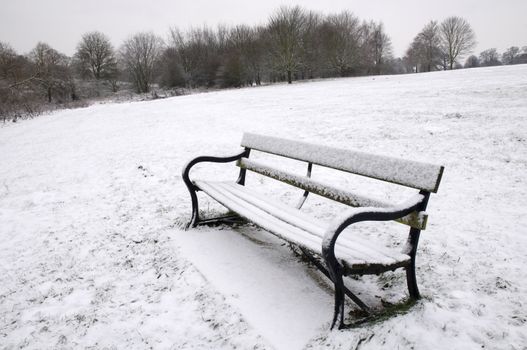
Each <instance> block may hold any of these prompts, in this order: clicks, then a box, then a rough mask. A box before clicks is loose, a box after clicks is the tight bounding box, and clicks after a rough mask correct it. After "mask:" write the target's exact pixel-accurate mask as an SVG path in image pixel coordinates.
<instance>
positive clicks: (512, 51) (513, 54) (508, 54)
mask: <svg viewBox="0 0 527 350" xmlns="http://www.w3.org/2000/svg"><path fill="white" fill-rule="evenodd" d="M519 54H520V48H519V47H518V46H511V47H509V48H508V49H507V51H505V52H504V53H503V55H502V61H503V64H515V63H516V60H517V58H518V56H519Z"/></svg>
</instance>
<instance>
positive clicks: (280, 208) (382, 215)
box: [183, 133, 443, 328]
mask: <svg viewBox="0 0 527 350" xmlns="http://www.w3.org/2000/svg"><path fill="white" fill-rule="evenodd" d="M241 146H242V147H243V151H241V152H240V153H239V154H237V155H234V156H231V157H211V156H201V157H197V158H195V159H193V160H191V161H190V162H189V163H188V164H187V165H186V166H185V168H184V169H183V181H184V182H185V184H186V186H187V188H188V190H189V192H190V196H191V200H192V217H191V220H190V222H189V224H188V227H195V226H197V225H202V224H211V223H222V222H225V223H228V222H232V220H233V219H234V218H235V217H234V216H232V215H229V216H223V217H217V218H211V219H202V218H200V216H199V209H198V197H197V195H196V192H197V191H203V192H204V193H206V194H208V195H209V196H210V197H212V198H213V199H214V200H216V201H217V202H219V203H220V204H222V205H223V206H225V207H227V208H228V209H230V210H231V212H234V213H235V214H236V216H238V217H242V218H245V219H246V220H248V221H250V222H253V223H254V224H256V225H258V226H260V227H262V228H263V229H265V230H267V231H269V232H271V233H273V234H275V235H276V236H278V237H280V238H282V239H284V240H286V241H287V242H289V243H292V244H293V245H294V246H296V247H298V248H299V249H300V250H301V251H302V253H303V254H305V255H306V256H307V257H308V258H309V259H310V260H311V261H312V262H313V263H314V264H315V265H316V266H317V268H319V269H320V270H321V271H322V272H323V273H324V274H325V275H326V276H327V277H328V278H330V279H331V281H332V282H333V283H334V286H335V310H334V316H333V320H332V323H331V328H333V327H334V326H335V324H336V323H337V322H338V321H339V320H340V321H339V322H338V323H339V328H343V327H344V326H345V324H344V301H345V300H344V298H345V295H347V296H348V297H350V298H351V300H353V301H354V302H355V303H356V304H357V305H358V306H359V307H360V308H361V309H363V310H364V311H365V312H370V311H371V310H370V308H369V307H368V306H367V305H366V304H365V303H364V302H362V301H361V300H360V299H359V298H358V297H357V296H356V295H355V294H353V293H352V292H351V291H350V290H349V289H348V288H346V286H345V285H344V282H343V276H348V275H365V274H379V273H382V272H386V271H393V270H395V269H397V268H404V269H405V270H406V280H407V285H408V291H409V294H410V297H411V298H412V299H418V298H419V289H418V287H417V282H416V276H415V257H416V251H417V244H418V241H419V235H420V232H421V230H423V229H425V227H426V223H427V218H428V215H427V213H426V212H425V210H426V206H427V204H428V200H429V197H430V193H435V192H437V189H438V187H439V183H440V181H441V176H442V173H443V167H442V166H437V165H432V164H427V163H422V162H415V161H410V160H403V159H397V158H392V157H386V156H380V155H374V154H368V153H364V152H359V151H352V150H345V149H339V148H334V147H327V146H322V145H314V144H311V143H306V142H299V141H291V140H285V139H281V138H277V137H270V136H262V135H257V134H251V133H245V134H244V135H243V138H242V142H241ZM251 150H254V151H259V152H263V153H265V154H267V155H268V156H272V157H274V156H280V157H285V158H290V159H294V160H297V161H302V162H306V163H307V174H306V175H305V176H303V175H298V174H295V173H294V172H291V171H288V169H279V168H277V167H275V166H270V165H269V164H267V163H266V162H262V161H258V160H254V159H249V155H250V154H251ZM253 154H254V152H253ZM201 162H215V163H228V162H236V165H237V166H238V167H239V168H240V171H239V176H238V178H237V180H236V181H231V182H224V181H203V180H190V177H189V173H190V170H191V168H192V167H193V166H194V165H195V164H197V163H201ZM313 165H317V166H322V167H325V168H330V169H335V170H339V171H343V172H347V173H353V174H357V175H362V176H366V177H369V178H372V179H377V180H380V181H385V182H390V183H394V184H398V185H402V186H406V187H410V188H413V189H417V190H418V192H417V191H416V192H414V193H413V194H412V195H411V196H410V198H408V199H407V200H405V201H403V202H401V203H397V204H390V203H388V202H384V201H379V200H377V199H371V198H368V197H366V196H364V195H358V194H355V193H352V192H350V191H346V190H342V189H340V188H336V187H334V186H331V185H328V184H326V183H323V182H320V181H318V180H315V179H313V178H312V177H311V172H312V168H313ZM248 170H249V171H252V172H255V173H258V174H261V175H264V176H267V177H270V178H273V179H275V180H278V181H281V182H284V183H286V184H289V185H291V186H294V187H298V188H300V189H302V190H304V193H303V195H302V197H301V199H300V202H299V203H298V205H297V206H296V207H291V206H288V205H285V204H283V203H282V202H280V201H277V200H273V199H271V198H268V197H267V196H264V195H262V194H260V193H259V192H256V191H254V190H253V189H251V188H248V187H247V186H244V185H245V180H246V174H247V171H248ZM309 193H314V194H317V195H320V196H323V197H326V198H328V199H331V200H334V201H336V202H339V203H342V204H345V205H348V206H350V207H353V208H348V209H347V210H345V211H344V212H343V213H342V214H341V215H338V216H337V218H336V219H334V220H333V222H331V223H330V224H329V225H328V224H322V223H321V222H319V221H318V220H316V219H314V218H313V217H311V216H310V215H307V214H306V213H304V212H302V211H301V210H300V208H301V207H302V205H303V203H304V201H305V200H306V198H307V196H308V194H309ZM390 220H395V221H397V222H399V223H402V224H405V225H408V226H410V232H409V236H408V240H407V242H406V244H405V245H404V249H403V250H402V251H401V252H400V251H397V250H394V249H393V248H388V247H386V246H385V245H384V244H379V243H378V242H373V241H369V240H366V239H364V238H362V239H359V238H356V237H355V238H354V237H353V235H352V236H351V237H347V236H346V237H344V236H342V237H340V238H339V235H340V233H341V232H342V231H343V230H344V229H345V228H347V227H348V226H349V225H351V224H353V223H357V222H361V221H390Z"/></svg>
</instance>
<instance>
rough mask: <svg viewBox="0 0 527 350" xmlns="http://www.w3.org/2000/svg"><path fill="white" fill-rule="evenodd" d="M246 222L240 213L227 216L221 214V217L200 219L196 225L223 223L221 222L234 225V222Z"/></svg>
mask: <svg viewBox="0 0 527 350" xmlns="http://www.w3.org/2000/svg"><path fill="white" fill-rule="evenodd" d="M244 222H246V221H245V220H244V219H243V218H242V217H240V216H239V215H225V216H220V217H216V218H210V219H200V220H199V221H198V222H197V223H196V226H201V225H207V226H214V225H221V224H227V225H232V224H241V223H244Z"/></svg>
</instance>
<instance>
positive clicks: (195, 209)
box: [186, 186, 200, 229]
mask: <svg viewBox="0 0 527 350" xmlns="http://www.w3.org/2000/svg"><path fill="white" fill-rule="evenodd" d="M187 187H188V191H189V193H190V199H191V201H192V216H191V217H190V221H189V223H188V224H187V227H186V228H187V229H189V228H191V227H196V226H197V225H198V223H199V221H200V220H199V204H198V195H197V194H196V190H195V189H194V188H192V187H189V186H187Z"/></svg>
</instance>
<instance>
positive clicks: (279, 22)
mask: <svg viewBox="0 0 527 350" xmlns="http://www.w3.org/2000/svg"><path fill="white" fill-rule="evenodd" d="M305 25H306V13H305V11H304V9H302V8H301V7H300V6H295V7H285V6H282V7H280V8H279V9H278V10H277V11H276V12H275V13H274V14H273V15H272V16H271V17H270V18H269V24H268V27H267V28H268V33H269V38H270V45H271V47H270V50H271V55H272V59H273V62H274V65H275V68H276V70H278V71H279V72H280V73H283V74H285V75H286V76H287V82H288V83H289V84H291V83H292V81H293V74H294V73H295V72H296V71H297V70H298V69H299V68H300V67H301V64H302V61H301V58H302V35H303V32H304V30H305Z"/></svg>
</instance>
